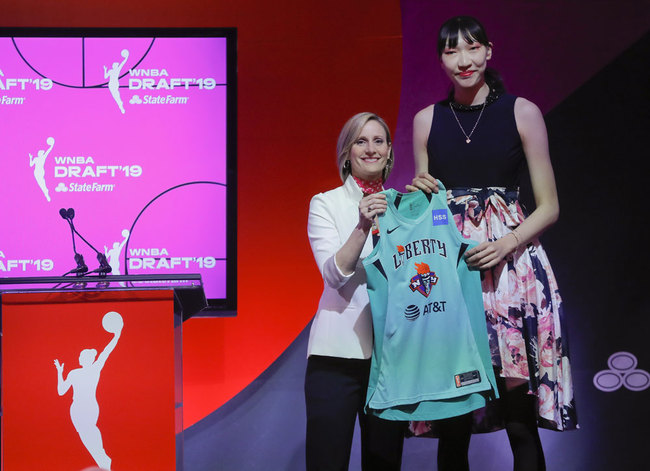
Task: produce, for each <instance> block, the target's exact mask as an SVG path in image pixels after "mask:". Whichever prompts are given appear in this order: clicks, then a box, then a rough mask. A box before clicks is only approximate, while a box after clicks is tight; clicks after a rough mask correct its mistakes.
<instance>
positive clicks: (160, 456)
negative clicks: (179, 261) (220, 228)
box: [1, 290, 183, 471]
mask: <svg viewBox="0 0 650 471" xmlns="http://www.w3.org/2000/svg"><path fill="white" fill-rule="evenodd" d="M1 314H2V396H1V402H2V470H3V471H23V470H24V471H33V470H36V469H43V470H48V471H58V470H60V471H80V470H83V469H84V468H91V467H99V468H104V469H115V470H119V471H142V470H156V471H164V470H176V469H181V468H182V446H183V445H182V389H181V388H179V387H178V385H179V384H180V382H181V381H182V377H181V371H180V366H179V365H180V361H179V358H180V355H181V352H180V341H179V339H180V329H181V322H180V321H178V320H177V319H175V318H176V317H177V316H176V315H175V313H174V294H173V290H154V291H151V290H149V291H112V292H48V293H5V294H3V295H2V313H1ZM57 362H58V366H57ZM59 370H60V373H59ZM179 421H180V423H179ZM179 432H180V433H181V438H180V440H178V437H177V433H179ZM177 465H180V467H179V468H177Z"/></svg>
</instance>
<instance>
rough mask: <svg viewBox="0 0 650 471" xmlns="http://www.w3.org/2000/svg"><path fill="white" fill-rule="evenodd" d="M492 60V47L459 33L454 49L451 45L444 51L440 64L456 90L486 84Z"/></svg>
mask: <svg viewBox="0 0 650 471" xmlns="http://www.w3.org/2000/svg"><path fill="white" fill-rule="evenodd" d="M491 58H492V47H491V46H486V45H485V44H481V43H479V42H476V41H472V40H471V39H470V40H469V41H468V40H467V39H465V37H464V36H463V35H462V34H461V33H460V32H459V33H458V41H457V43H456V45H455V46H454V47H450V45H449V43H447V45H446V46H445V48H444V49H443V50H442V54H441V56H440V64H441V66H442V69H443V70H444V71H445V74H447V77H449V80H451V83H452V84H453V86H454V88H476V87H480V86H482V85H483V83H484V82H485V69H486V68H487V62H488V61H489V60H490V59H491Z"/></svg>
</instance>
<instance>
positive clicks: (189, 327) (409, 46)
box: [0, 0, 650, 471]
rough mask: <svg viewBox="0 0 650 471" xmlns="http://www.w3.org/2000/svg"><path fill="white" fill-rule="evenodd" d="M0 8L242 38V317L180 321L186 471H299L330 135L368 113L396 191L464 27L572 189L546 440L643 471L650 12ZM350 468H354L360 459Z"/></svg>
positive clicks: (514, 5)
mask: <svg viewBox="0 0 650 471" xmlns="http://www.w3.org/2000/svg"><path fill="white" fill-rule="evenodd" d="M0 7H1V9H2V11H3V15H2V20H0V22H1V23H2V24H3V25H5V26H234V27H237V28H238V30H239V51H238V57H239V72H238V73H239V87H238V88H239V100H238V101H239V123H238V129H239V136H238V148H239V181H238V201H239V209H238V220H239V227H238V231H239V234H238V247H239V262H240V263H239V270H238V283H237V284H238V287H239V293H238V298H239V301H240V304H239V316H238V317H237V318H233V319H196V320H190V321H189V322H186V323H185V325H184V342H185V344H184V369H185V371H184V374H185V422H186V426H187V427H188V428H187V430H186V459H187V467H186V469H188V470H190V471H213V470H225V471H240V470H265V471H266V470H300V469H304V466H303V463H304V426H305V420H304V401H303V395H302V380H303V374H304V367H305V351H306V335H307V332H308V328H309V326H308V322H309V319H310V318H311V316H312V315H313V313H314V311H315V309H316V305H317V301H318V296H319V294H320V290H321V286H322V281H321V279H320V276H319V275H318V272H317V270H316V267H315V264H314V263H313V260H312V257H311V253H310V250H309V246H308V242H307V237H306V216H307V208H308V203H309V199H310V197H311V196H312V195H313V194H315V193H317V192H319V191H323V190H326V189H329V188H332V187H334V186H336V185H338V181H337V176H336V168H335V164H334V148H335V141H336V136H337V133H338V131H339V129H340V127H341V125H342V124H343V122H344V121H345V120H346V119H347V118H348V117H349V116H350V115H352V114H354V113H355V112H358V111H361V110H373V111H376V112H378V113H379V114H381V115H383V116H384V117H386V118H387V120H388V123H389V125H390V126H391V128H392V129H395V133H394V134H395V135H394V138H395V139H394V146H395V150H396V154H397V161H396V171H395V172H394V175H393V176H391V179H390V181H389V184H390V185H391V186H394V187H395V188H398V189H401V188H403V187H404V184H405V183H406V182H408V181H409V180H410V178H411V176H412V168H413V164H412V151H411V121H412V118H413V115H414V114H415V112H416V111H417V110H419V109H421V108H423V107H424V106H426V105H428V104H429V103H431V102H434V101H436V100H438V99H440V98H441V97H443V96H444V94H445V90H446V82H445V79H444V76H443V74H442V71H440V68H439V66H438V63H437V59H436V57H435V35H436V31H437V29H438V27H439V25H440V23H441V22H442V21H444V20H445V19H446V18H448V17H449V16H452V15H455V14H464V13H467V14H472V15H475V16H477V17H479V18H480V19H481V20H482V21H483V22H484V23H485V25H486V27H487V29H488V31H489V32H491V36H492V37H491V40H492V41H493V42H494V44H495V48H494V59H493V61H492V62H493V64H492V65H493V66H494V67H495V68H497V69H498V70H500V71H501V73H502V75H503V76H504V78H505V81H506V85H507V86H508V87H509V89H510V90H511V91H512V92H513V93H515V94H518V95H522V96H525V97H526V98H529V99H530V100H532V101H533V102H535V103H537V104H538V105H539V106H540V108H541V109H542V111H543V112H544V113H545V115H546V118H547V124H548V128H549V137H550V143H551V151H552V158H553V163H554V166H555V169H556V174H557V180H558V190H559V193H560V202H561V208H562V214H561V218H560V222H559V223H558V224H557V225H556V226H555V227H554V228H552V229H551V230H550V231H549V232H548V233H547V234H545V236H544V238H543V239H542V241H543V243H544V244H545V246H546V247H547V250H548V252H549V256H550V258H551V263H552V264H553V267H554V269H555V271H556V273H557V276H558V279H559V282H560V289H561V292H562V295H563V298H564V302H565V310H566V313H567V316H568V322H569V337H570V343H571V349H572V363H573V369H574V371H573V373H574V380H575V387H576V397H577V407H578V415H579V420H580V422H581V427H582V428H581V430H578V431H572V432H565V433H555V432H546V431H543V432H542V440H543V443H544V447H545V450H546V453H547V462H548V468H549V470H552V469H558V470H559V469H562V470H581V471H582V470H585V469H589V470H610V469H644V467H645V463H646V461H647V459H646V457H645V449H644V445H645V443H647V441H648V438H649V437H648V433H647V432H646V431H645V427H643V425H644V419H645V418H646V416H647V405H646V404H647V402H648V400H649V399H650V397H649V392H648V391H650V389H648V388H646V387H645V386H644V382H643V381H644V380H645V379H646V378H647V371H649V370H650V358H648V348H647V347H646V343H645V342H644V341H645V337H646V336H647V332H649V331H650V329H649V328H650V325H649V321H648V300H647V298H646V297H645V296H644V294H645V292H644V288H645V281H646V280H647V278H648V277H647V275H645V272H644V271H642V270H644V268H645V266H646V265H647V260H648V257H647V255H645V254H644V252H645V248H644V244H643V235H644V229H645V226H646V224H645V211H644V209H645V207H644V206H642V204H643V202H644V199H643V198H642V197H641V194H640V193H641V191H642V189H644V187H645V186H646V185H644V183H645V182H644V181H642V180H643V179H644V177H645V173H644V172H643V171H642V167H643V163H644V160H645V159H647V156H648V151H647V148H646V145H645V141H644V137H645V136H646V134H647V129H648V125H649V124H650V123H648V107H649V106H650V101H649V100H648V98H649V97H648V90H649V86H650V83H649V81H648V78H647V77H648V72H649V70H648V66H647V58H648V57H649V54H648V53H649V52H650V51H648V37H647V31H648V18H649V17H650V4H649V3H648V2H647V1H632V0H616V1H614V0H601V1H598V2H581V1H577V0H545V1H537V0H531V1H523V2H522V1H519V0H517V1H515V0H497V1H493V2H484V1H475V0H466V1H462V2H461V1H452V0H449V1H437V0H436V1H434V0H428V1H427V0H402V1H401V3H400V2H398V1H397V0H384V1H376V0H360V1H355V2H343V1H342V0H335V1H332V2H328V3H327V4H326V5H325V4H323V3H317V2H309V1H307V2H305V1H298V0H288V1H285V2H279V3H269V2H262V1H260V0H240V1H238V2H232V3H231V2H228V3H227V4H226V3H225V2H218V1H215V2H204V1H203V0H186V1H184V2H174V1H171V0H163V1H154V0H140V1H138V2H133V1H130V0H114V1H113V2H110V4H109V3H103V2H92V4H90V3H89V2H86V1H82V0H61V1H59V2H56V3H52V4H50V2H46V1H44V0H22V1H21V2H9V1H7V0H0ZM400 22H401V23H400ZM0 68H1V67H0ZM0 249H1V248H0ZM645 384H646V386H647V383H645ZM435 453H436V441H435V440H427V439H410V440H407V442H406V447H405V454H404V467H403V469H405V470H420V469H435V465H434V463H435ZM470 462H471V464H472V469H473V470H490V471H492V470H495V471H496V470H499V471H500V470H503V469H509V468H510V466H511V465H510V463H511V457H510V451H509V449H508V444H507V440H506V437H505V434H504V433H503V432H498V433H495V434H487V435H479V436H475V437H474V438H473V440H472V446H471V450H470ZM351 469H353V470H357V469H359V456H358V446H355V448H354V452H353V457H352V465H351Z"/></svg>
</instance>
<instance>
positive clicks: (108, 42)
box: [0, 37, 228, 299]
mask: <svg viewBox="0 0 650 471" xmlns="http://www.w3.org/2000/svg"><path fill="white" fill-rule="evenodd" d="M226 41H227V39H226V38H212V37H211V38H206V37H186V38H178V37H176V38H170V37H158V38H155V39H154V38H140V37H137V38H114V37H111V38H96V37H85V38H81V37H66V38H61V37H48V38H34V37H31V38H27V37H20V38H19V37H16V38H13V39H12V38H10V37H4V38H0V122H1V123H2V125H0V142H1V143H2V147H0V169H1V172H2V184H0V208H1V210H2V214H3V219H4V223H3V230H2V231H1V232H0V277H25V276H60V275H63V274H64V273H66V272H68V271H69V270H70V269H72V268H74V267H75V266H76V264H75V261H74V252H73V250H72V239H71V231H70V227H69V225H68V223H67V222H66V221H65V220H63V219H62V217H61V215H60V214H59V210H60V209H61V208H74V210H75V218H74V224H75V227H76V228H77V230H78V231H79V232H80V233H81V234H82V235H83V236H84V237H85V238H86V239H87V240H88V241H89V242H90V243H91V244H92V245H93V246H94V247H95V248H96V249H97V250H99V251H100V252H103V253H104V254H105V255H106V256H107V259H108V261H109V263H110V265H111V266H112V267H113V274H122V275H123V274H126V273H127V272H128V274H130V275H131V274H182V273H200V274H201V275H202V278H203V283H204V287H205V292H206V297H208V298H213V299H222V298H225V297H226V283H227V277H226V255H227V254H226V250H227V247H226V241H227V237H226V231H227V224H226V223H227V221H226V205H227V201H226V186H227V183H228V182H227V179H226V176H227V158H226V153H227V143H226V139H227V127H226V126H227V96H228V94H227V86H228V84H227V62H228V61H227V44H226ZM76 247H77V252H79V253H81V254H82V255H83V256H84V258H85V261H86V263H87V265H88V267H89V268H90V269H91V270H92V269H94V268H96V267H97V266H98V262H97V259H96V254H95V253H94V252H93V251H92V249H91V248H89V247H88V246H87V245H86V244H84V243H83V242H82V241H81V240H80V239H79V238H78V237H77V238H76ZM109 276H110V275H109Z"/></svg>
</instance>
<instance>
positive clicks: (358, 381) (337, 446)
mask: <svg viewBox="0 0 650 471" xmlns="http://www.w3.org/2000/svg"><path fill="white" fill-rule="evenodd" d="M369 373H370V360H355V359H346V358H335V357H325V356H316V355H311V356H310V357H309V359H308V361H307V372H306V374H305V403H306V406H307V437H306V455H307V456H306V457H307V471H325V470H327V471H330V470H331V471H345V470H347V469H348V464H349V461H350V450H351V448H352V437H353V435H354V424H355V421H356V419H357V417H358V418H359V425H360V429H361V467H362V469H363V470H365V471H384V470H385V471H389V470H391V471H392V470H399V469H400V466H401V461H402V447H403V444H404V432H405V430H406V426H407V425H408V424H407V423H406V422H395V421H390V420H382V419H380V418H378V417H375V416H373V415H366V414H364V412H363V406H364V404H365V399H366V390H367V388H368V376H369Z"/></svg>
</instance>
